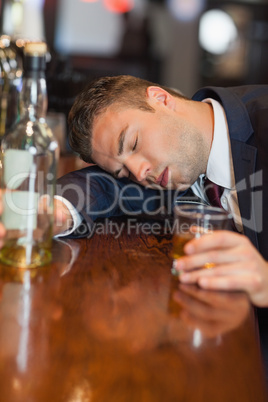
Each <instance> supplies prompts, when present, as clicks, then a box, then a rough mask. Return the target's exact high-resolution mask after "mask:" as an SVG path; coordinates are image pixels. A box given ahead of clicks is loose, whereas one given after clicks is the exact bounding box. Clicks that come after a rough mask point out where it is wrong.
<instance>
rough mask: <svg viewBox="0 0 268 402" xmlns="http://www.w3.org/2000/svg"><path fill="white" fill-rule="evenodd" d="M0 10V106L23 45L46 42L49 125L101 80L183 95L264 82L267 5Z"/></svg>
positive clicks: (233, 2)
mask: <svg viewBox="0 0 268 402" xmlns="http://www.w3.org/2000/svg"><path fill="white" fill-rule="evenodd" d="M0 6H1V19H0V27H1V41H0V52H2V53H0V56H1V57H0V62H1V64H0V70H1V71H0V73H1V91H2V95H1V96H2V103H3V87H4V84H5V83H4V79H5V77H6V76H7V75H8V74H9V77H11V78H12V77H13V78H12V79H13V81H14V82H13V81H12V83H13V84H12V85H13V86H14V87H15V88H16V89H17V90H18V88H19V86H20V79H21V64H20V51H21V49H22V48H23V43H24V41H25V40H35V39H41V40H45V41H46V42H47V44H48V48H49V54H48V63H47V85H48V95H49V96H48V99H49V118H50V119H51V124H52V125H53V124H54V125H55V127H56V126H57V124H61V125H63V126H64V124H65V118H66V116H67V114H68V112H69V109H70V107H71V105H72V103H73V100H74V98H75V96H76V95H77V93H78V92H79V91H80V90H81V89H82V88H83V87H84V85H85V84H86V83H87V82H88V81H90V80H91V79H93V78H95V77H98V76H102V75H117V74H131V75H135V76H139V77H142V78H145V79H149V80H150V81H153V82H158V83H161V84H164V85H168V86H171V87H174V88H178V89H180V90H181V91H182V92H183V93H184V94H185V95H187V96H189V97H191V96H192V95H193V94H194V92H195V91H196V90H197V89H198V88H200V87H201V86H205V85H218V86H232V85H243V84H268V73H267V72H268V0H221V1H219V0H2V1H1V0H0ZM8 51H10V52H11V51H13V54H14V52H15V53H16V55H15V56H14V57H13V56H10V55H8ZM12 63H13V67H12ZM8 64H9V66H8ZM7 69H9V72H8V71H7ZM12 74H13V75H12ZM9 96H11V95H10V94H9ZM4 102H5V101H4ZM2 109H3V105H2V107H1V110H2ZM10 113H11V112H10ZM10 119H11V120H12V113H11V117H10ZM0 131H1V129H0ZM0 135H1V133H0ZM66 146H67V145H66V144H63V148H65V147H66Z"/></svg>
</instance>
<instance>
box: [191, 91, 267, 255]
mask: <svg viewBox="0 0 268 402" xmlns="http://www.w3.org/2000/svg"><path fill="white" fill-rule="evenodd" d="M204 98H213V99H215V100H217V101H219V102H220V103H221V104H222V106H223V108H224V110H225V113H226V117H227V122H228V128H229V135H230V139H231V148H232V156H233V164H234V172H235V179H236V187H237V194H238V203H239V208H240V213H241V216H242V219H243V227H244V232H245V235H246V236H248V237H249V238H250V240H251V241H252V243H253V244H254V245H255V246H256V247H257V249H258V250H259V251H260V252H261V254H262V255H263V256H264V257H265V259H267V260H268V212H267V211H268V208H267V207H266V202H268V85H263V86H255V85H254V86H241V87H233V88H216V87H210V88H209V87H208V88H204V89H201V90H199V91H198V92H197V93H196V94H195V95H194V97H193V99H194V100H199V101H200V100H202V99H204Z"/></svg>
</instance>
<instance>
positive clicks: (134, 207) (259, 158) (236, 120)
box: [57, 86, 268, 259]
mask: <svg viewBox="0 0 268 402" xmlns="http://www.w3.org/2000/svg"><path fill="white" fill-rule="evenodd" d="M209 97H211V98H213V99H215V100H217V101H219V102H220V103H221V104H222V106H223V107H224V109H225V112H226V117H227V121H228V127H229V134H230V139H231V148H232V155H233V163H234V171H235V178H236V184H237V190H238V202H239V208H240V211H241V216H242V219H243V225H244V231H245V234H246V236H248V237H249V238H250V240H251V241H252V242H253V244H254V245H255V246H256V247H257V248H258V249H259V250H260V252H261V253H262V255H263V256H264V257H265V258H266V259H268V247H267V243H268V242H267V239H268V237H267V236H268V216H267V208H265V206H266V205H265V202H266V201H267V200H268V86H244V87H233V88H216V87H207V88H203V89H201V90H199V91H198V92H197V93H196V94H195V95H194V97H193V100H198V101H201V100H203V99H204V98H209ZM57 193H58V194H60V195H62V196H64V197H66V198H67V199H68V200H70V201H71V202H72V203H73V205H74V206H75V207H76V208H77V209H78V211H79V212H80V213H81V215H82V217H83V219H84V222H86V223H87V225H86V226H85V231H83V230H82V231H81V232H80V234H79V235H80V236H83V235H86V234H87V233H88V230H90V226H92V222H93V221H94V220H95V219H96V218H99V217H102V218H103V217H110V216H118V215H122V214H127V215H129V214H130V215H137V214H143V213H151V214H152V211H159V207H163V206H165V207H166V208H167V209H168V212H169V213H171V211H172V205H173V203H174V198H176V197H177V196H178V194H176V192H171V191H162V192H161V191H156V190H150V189H145V188H143V187H142V186H137V185H134V184H133V183H132V182H130V181H128V180H127V179H123V180H115V179H113V178H111V176H109V175H108V174H106V173H104V172H103V171H102V170H101V169H99V168H98V167H96V166H93V167H88V168H85V169H82V170H79V171H76V172H72V173H69V174H67V175H66V176H63V177H62V178H61V179H59V180H58V187H57ZM179 195H181V194H179Z"/></svg>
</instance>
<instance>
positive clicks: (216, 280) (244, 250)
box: [176, 231, 268, 307]
mask: <svg viewBox="0 0 268 402" xmlns="http://www.w3.org/2000/svg"><path fill="white" fill-rule="evenodd" d="M184 251H185V253H186V254H187V255H186V256H184V257H181V258H180V259H179V260H177V262H176V269H178V270H179V271H184V272H183V273H181V275H180V276H179V279H180V281H181V282H182V283H198V285H199V286H200V287H202V288H204V289H215V290H216V289H218V290H243V291H246V292H247V293H248V295H249V297H250V300H251V301H252V303H253V304H255V305H257V306H260V307H264V306H268V262H267V261H265V260H264V259H263V257H262V256H261V254H260V253H259V252H258V251H257V250H256V248H255V247H254V246H253V245H252V243H251V242H250V241H249V239H248V238H247V237H245V236H243V235H240V234H237V233H233V232H229V231H215V232H213V233H212V234H208V235H204V236H201V237H200V238H199V239H193V240H191V241H189V242H188V243H187V245H186V246H185V248H184ZM206 263H213V264H215V267H213V268H211V269H204V268H203V269H200V267H203V266H204V265H205V264H206Z"/></svg>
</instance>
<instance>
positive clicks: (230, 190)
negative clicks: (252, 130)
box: [192, 98, 243, 232]
mask: <svg viewBox="0 0 268 402" xmlns="http://www.w3.org/2000/svg"><path fill="white" fill-rule="evenodd" d="M203 102H206V103H210V104H211V105H212V107H213V112H214V132H213V141H212V146H211V150H210V154H209V158H208V164H207V171H206V175H204V174H203V175H201V176H199V178H198V180H197V181H196V182H195V183H194V184H193V185H192V190H193V192H194V194H195V195H197V196H198V197H200V198H201V199H203V200H205V201H208V200H207V198H206V195H205V194H204V178H205V176H206V177H207V178H208V179H209V180H210V181H212V182H213V183H216V184H218V185H219V186H221V187H223V188H224V191H223V194H222V196H221V204H222V207H223V208H224V209H225V210H226V211H228V212H231V214H232V215H233V218H234V222H235V225H236V228H237V230H238V231H239V232H242V231H243V225H242V220H241V215H240V211H239V206H238V199H237V192H236V188H235V175H234V167H233V159H232V153H231V144H230V138H229V132H228V124H227V120H226V115H225V112H224V109H223V107H222V106H221V104H220V103H219V102H217V101H215V100H214V99H211V98H207V99H204V100H203Z"/></svg>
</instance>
